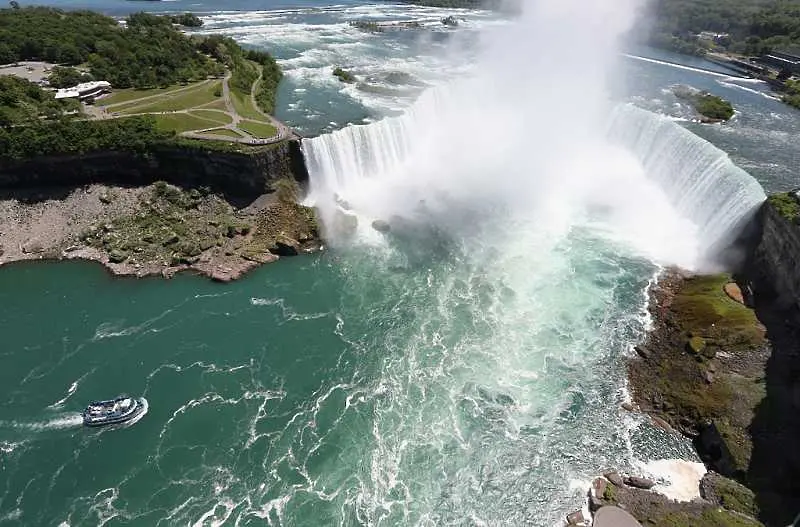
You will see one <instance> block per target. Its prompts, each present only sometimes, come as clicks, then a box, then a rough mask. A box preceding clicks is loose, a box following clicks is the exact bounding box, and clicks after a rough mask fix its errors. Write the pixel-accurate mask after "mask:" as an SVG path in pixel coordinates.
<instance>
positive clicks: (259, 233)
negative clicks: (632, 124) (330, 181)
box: [0, 140, 321, 281]
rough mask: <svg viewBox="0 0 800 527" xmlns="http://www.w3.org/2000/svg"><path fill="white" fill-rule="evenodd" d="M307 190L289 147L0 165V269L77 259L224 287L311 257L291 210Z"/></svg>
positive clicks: (199, 148) (294, 145)
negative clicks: (186, 275) (294, 258)
mask: <svg viewBox="0 0 800 527" xmlns="http://www.w3.org/2000/svg"><path fill="white" fill-rule="evenodd" d="M307 180H308V173H307V172H306V167H305V164H304V161H303V156H302V152H301V151H300V145H299V142H298V141H296V140H288V141H283V142H281V143H276V144H272V145H267V146H259V147H246V148H245V147H242V148H238V149H231V150H230V151H228V150H218V149H214V148H209V147H207V146H204V145H203V144H201V143H199V142H198V143H197V144H188V143H187V144H185V145H174V146H170V147H166V146H165V147H158V148H154V149H152V150H150V151H147V152H115V151H98V152H89V153H86V154H83V155H71V156H43V157H41V158H36V159H29V160H8V159H4V160H0V265H3V264H7V263H11V262H16V261H21V260H37V259H73V258H79V259H87V260H93V261H97V262H100V263H102V264H103V265H105V266H106V267H107V268H108V269H109V270H110V271H111V272H112V273H114V274H117V275H133V276H147V275H154V274H160V275H163V276H165V277H170V276H172V275H173V274H175V273H176V272H180V271H193V272H197V273H201V274H204V275H207V276H209V277H211V278H213V279H215V280H219V281H228V280H233V279H236V278H238V277H240V276H241V275H242V274H243V273H245V272H246V271H248V270H250V269H253V268H254V267H257V266H258V265H261V264H263V263H268V262H271V261H274V260H276V259H277V258H279V257H281V256H291V255H295V254H300V253H304V252H309V251H313V250H316V249H319V248H320V247H321V242H320V238H319V229H318V226H317V222H316V217H315V214H314V211H313V210H311V209H309V208H307V207H303V206H301V205H299V204H298V203H297V198H298V194H299V188H300V186H301V185H303V184H304V183H305V182H307Z"/></svg>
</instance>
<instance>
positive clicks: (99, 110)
mask: <svg viewBox="0 0 800 527" xmlns="http://www.w3.org/2000/svg"><path fill="white" fill-rule="evenodd" d="M232 75H233V74H232V72H231V71H227V72H226V74H225V77H224V78H223V79H222V100H223V101H224V103H225V109H224V110H220V109H218V108H214V109H213V111H216V112H219V113H220V114H222V115H225V116H227V117H228V119H230V123H228V124H219V125H215V126H213V127H209V128H198V129H194V130H189V131H185V132H181V133H180V134H179V135H181V136H182V137H188V138H191V139H202V140H207V141H226V142H233V143H241V144H248V145H266V144H270V143H277V142H280V141H283V140H285V139H288V138H291V137H297V135H296V134H295V133H294V132H293V131H292V129H291V128H289V127H288V126H287V125H286V124H284V123H283V122H281V121H279V120H278V119H276V118H275V117H274V116H272V115H270V114H268V113H265V112H264V111H263V110H262V109H261V108H260V107H259V106H258V104H257V102H256V93H257V90H258V86H259V84H260V83H261V80H262V78H263V71H262V72H261V73H260V74H259V76H258V79H256V81H255V82H254V83H253V86H252V87H251V89H250V103H251V105H252V107H253V108H255V110H256V111H257V112H258V114H259V115H260V116H261V117H262V118H263V121H256V120H255V119H246V118H244V117H242V116H241V115H240V114H239V113H238V112H237V110H236V106H235V105H234V104H233V100H232V98H231V88H230V79H231V77H232ZM214 81H215V79H207V80H205V81H201V82H199V83H195V84H192V85H189V86H185V87H182V88H178V89H175V90H171V91H169V92H167V93H163V94H155V95H147V96H144V97H141V98H139V99H131V100H127V101H121V102H118V103H113V104H108V105H103V106H100V107H94V106H85V110H86V113H87V114H89V115H90V116H91V117H92V118H94V119H115V118H120V117H131V116H136V115H172V114H187V115H191V116H194V117H200V118H202V116H200V115H198V114H193V113H192V112H193V111H194V110H207V111H208V110H212V109H211V108H206V107H207V106H209V105H211V104H214V103H215V102H216V101H212V102H209V103H204V104H201V105H198V106H194V107H191V108H185V109H182V110H174V111H166V112H141V113H128V114H125V115H124V116H123V115H113V111H114V108H115V107H122V106H124V107H125V108H126V109H128V110H131V109H133V110H136V109H137V108H139V107H144V106H146V105H148V104H150V103H152V102H154V101H156V100H158V99H159V98H163V97H171V96H173V95H174V94H181V92H185V91H188V90H196V89H201V88H202V87H203V86H206V85H207V84H209V83H211V82H214ZM242 121H251V122H263V123H265V124H270V125H272V126H273V127H275V129H276V130H277V132H276V133H275V135H273V136H272V137H267V138H259V137H256V136H254V135H253V134H251V133H248V132H247V131H246V130H243V129H242V128H240V126H239V125H240V123H241V122H242ZM215 130H229V131H230V132H232V133H234V134H237V135H238V136H240V137H228V136H222V135H216V134H214V131H215Z"/></svg>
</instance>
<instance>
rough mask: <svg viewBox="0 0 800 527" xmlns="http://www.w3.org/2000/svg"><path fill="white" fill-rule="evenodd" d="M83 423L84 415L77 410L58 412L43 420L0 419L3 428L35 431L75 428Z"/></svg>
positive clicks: (0, 426)
mask: <svg viewBox="0 0 800 527" xmlns="http://www.w3.org/2000/svg"><path fill="white" fill-rule="evenodd" d="M81 425H83V417H81V414H79V413H76V412H71V413H66V412H65V413H62V414H58V415H56V416H54V417H51V418H49V419H45V420H41V421H31V422H25V421H0V429H1V428H6V427H8V428H15V429H18V430H28V431H33V432H44V431H47V430H58V429H63V428H75V427H78V426H81Z"/></svg>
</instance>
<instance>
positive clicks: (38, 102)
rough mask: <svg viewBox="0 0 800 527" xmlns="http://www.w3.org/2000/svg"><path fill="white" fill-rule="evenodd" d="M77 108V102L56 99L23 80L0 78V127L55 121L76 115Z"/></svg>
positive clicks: (7, 77) (11, 77)
mask: <svg viewBox="0 0 800 527" xmlns="http://www.w3.org/2000/svg"><path fill="white" fill-rule="evenodd" d="M79 109H80V105H79V104H78V102H77V101H74V100H69V99H61V100H56V99H55V98H54V97H53V94H52V93H50V92H46V91H44V90H43V89H41V88H40V87H39V86H37V85H36V84H33V83H32V82H29V81H27V80H25V79H20V78H19V77H14V76H12V75H2V76H0V127H3V128H6V127H12V126H17V125H25V124H29V123H36V122H38V121H42V120H47V119H57V118H61V117H62V116H65V115H67V114H69V113H71V112H76V113H77V112H79ZM14 130H18V128H14Z"/></svg>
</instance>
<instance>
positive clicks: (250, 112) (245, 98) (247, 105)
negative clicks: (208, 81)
mask: <svg viewBox="0 0 800 527" xmlns="http://www.w3.org/2000/svg"><path fill="white" fill-rule="evenodd" d="M231 101H232V102H233V107H234V108H236V113H238V114H239V115H241V116H242V117H243V118H245V119H253V120H254V121H263V120H264V116H263V115H262V114H261V112H259V111H258V110H257V109H256V108H255V106H253V100H252V99H251V98H250V96H249V95H242V94H241V93H237V92H236V91H235V90H231Z"/></svg>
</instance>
